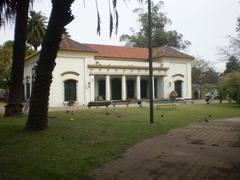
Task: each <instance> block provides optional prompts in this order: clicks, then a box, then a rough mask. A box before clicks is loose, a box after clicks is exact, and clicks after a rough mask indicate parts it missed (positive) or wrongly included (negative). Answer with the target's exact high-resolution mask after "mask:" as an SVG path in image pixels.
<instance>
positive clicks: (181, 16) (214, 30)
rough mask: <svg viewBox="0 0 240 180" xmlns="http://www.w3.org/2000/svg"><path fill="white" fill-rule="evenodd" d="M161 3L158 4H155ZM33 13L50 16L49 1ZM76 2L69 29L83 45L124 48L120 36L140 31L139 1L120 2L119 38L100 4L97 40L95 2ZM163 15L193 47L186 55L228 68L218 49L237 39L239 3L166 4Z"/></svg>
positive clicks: (8, 32)
mask: <svg viewBox="0 0 240 180" xmlns="http://www.w3.org/2000/svg"><path fill="white" fill-rule="evenodd" d="M154 1H155V2H158V1H157V0H154ZM35 2H36V3H35V4H34V9H35V10H37V11H42V12H43V13H44V15H45V16H49V13H50V10H51V3H50V2H51V1H50V0H48V1H47V0H36V1H35ZM85 2H86V6H85V7H84V5H83V0H76V1H75V3H74V4H73V7H72V9H73V14H74V16H75V19H74V21H73V22H72V23H71V24H69V25H68V26H67V29H68V31H69V33H70V35H71V37H72V39H74V40H76V41H79V42H82V43H98V44H111V45H123V43H120V42H119V37H120V36H121V34H124V33H130V30H129V29H130V28H131V27H133V28H134V29H136V30H137V29H138V23H137V16H136V14H134V13H133V12H132V10H133V9H135V8H138V7H143V6H144V5H143V4H141V3H138V2H137V1H136V0H130V1H129V0H126V1H125V2H124V1H123V0H118V11H119V29H118V34H117V35H113V36H112V37H111V38H109V13H108V0H98V4H99V11H100V16H101V20H102V23H101V27H102V33H101V36H100V37H99V36H97V33H96V26H97V19H96V16H97V15H96V7H95V0H85ZM164 3H165V5H164V7H163V8H162V11H163V12H165V13H166V15H167V17H168V18H170V19H171V21H172V25H171V26H169V27H168V29H175V30H177V31H178V32H179V33H182V34H183V36H184V39H186V40H189V41H190V42H191V43H192V46H191V47H190V48H189V49H188V51H187V53H188V54H190V55H193V56H195V57H202V58H203V59H205V60H208V61H210V62H211V63H212V64H214V66H215V67H216V69H217V70H218V71H222V70H223V69H224V68H225V65H224V63H220V62H219V60H218V59H219V50H218V49H219V48H220V47H223V46H225V45H227V44H228V40H227V36H228V35H235V34H236V33H235V28H236V18H237V17H238V16H240V11H239V9H240V3H239V0H164ZM9 39H13V27H6V28H5V29H1V30H0V44H2V43H3V42H5V41H6V40H9Z"/></svg>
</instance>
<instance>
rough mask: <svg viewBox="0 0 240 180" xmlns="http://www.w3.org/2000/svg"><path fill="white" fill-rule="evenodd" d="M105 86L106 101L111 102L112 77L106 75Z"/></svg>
mask: <svg viewBox="0 0 240 180" xmlns="http://www.w3.org/2000/svg"><path fill="white" fill-rule="evenodd" d="M105 85H106V88H105V89H106V93H105V94H106V101H110V76H109V75H106V77H105Z"/></svg>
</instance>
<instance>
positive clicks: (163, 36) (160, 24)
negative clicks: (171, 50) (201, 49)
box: [120, 1, 191, 49]
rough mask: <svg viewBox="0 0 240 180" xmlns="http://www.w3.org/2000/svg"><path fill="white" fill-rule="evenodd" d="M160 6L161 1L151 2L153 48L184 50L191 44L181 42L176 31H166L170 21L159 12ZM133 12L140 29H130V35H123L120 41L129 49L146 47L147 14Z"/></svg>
mask: <svg viewBox="0 0 240 180" xmlns="http://www.w3.org/2000/svg"><path fill="white" fill-rule="evenodd" d="M146 2H147V1H146ZM162 6H163V2H162V1H159V2H158V3H157V4H154V3H153V2H152V45H153V47H159V46H162V45H169V46H172V47H176V48H178V49H185V48H186V47H188V46H189V45H191V43H190V42H189V41H186V40H183V35H182V34H180V33H178V32H177V31H176V30H173V31H167V30H166V25H168V24H171V20H170V19H169V18H168V17H167V16H166V15H165V14H164V13H162V12H161V11H160V10H161V7H162ZM133 12H134V13H136V14H138V22H139V24H140V29H139V30H138V31H134V30H133V29H131V31H132V35H128V34H123V35H122V36H121V37H120V41H124V42H125V43H126V46H130V47H148V12H147V10H145V9H143V8H138V9H135V10H134V11H133Z"/></svg>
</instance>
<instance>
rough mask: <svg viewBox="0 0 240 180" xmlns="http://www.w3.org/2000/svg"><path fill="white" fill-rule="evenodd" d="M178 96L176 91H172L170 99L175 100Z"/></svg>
mask: <svg viewBox="0 0 240 180" xmlns="http://www.w3.org/2000/svg"><path fill="white" fill-rule="evenodd" d="M177 96H178V93H177V92H176V91H172V92H171V93H170V94H169V97H170V99H171V100H175V99H176V97H177Z"/></svg>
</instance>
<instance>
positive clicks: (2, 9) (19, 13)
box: [0, 0, 30, 116]
mask: <svg viewBox="0 0 240 180" xmlns="http://www.w3.org/2000/svg"><path fill="white" fill-rule="evenodd" d="M29 4H30V0H2V1H1V2H0V15H1V21H2V20H3V19H5V20H9V19H11V18H12V17H14V13H16V20H15V32H14V45H13V61H12V70H11V80H10V93H9V99H8V103H7V105H6V106H5V114H4V116H13V115H19V114H21V113H22V104H21V102H22V94H23V86H22V82H23V68H24V58H25V49H26V37H27V19H28V9H29Z"/></svg>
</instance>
